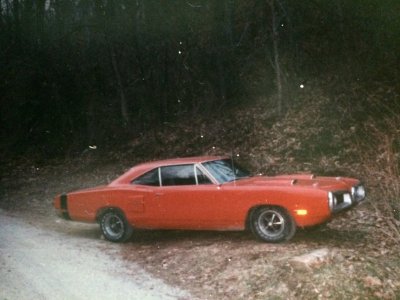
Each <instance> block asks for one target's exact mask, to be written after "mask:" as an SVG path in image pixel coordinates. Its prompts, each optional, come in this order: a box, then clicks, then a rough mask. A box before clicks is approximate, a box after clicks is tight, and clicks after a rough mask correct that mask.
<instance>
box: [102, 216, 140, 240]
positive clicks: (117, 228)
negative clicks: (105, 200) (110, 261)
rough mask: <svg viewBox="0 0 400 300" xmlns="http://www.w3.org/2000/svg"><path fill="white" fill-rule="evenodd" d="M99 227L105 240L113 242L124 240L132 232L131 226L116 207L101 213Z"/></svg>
mask: <svg viewBox="0 0 400 300" xmlns="http://www.w3.org/2000/svg"><path fill="white" fill-rule="evenodd" d="M100 229H101V231H102V233H103V235H104V237H105V239H106V240H109V241H111V242H115V243H121V242H126V241H127V240H128V239H129V238H130V237H131V236H132V233H133V228H132V226H131V225H130V224H129V223H128V222H127V221H126V219H125V217H124V215H123V214H122V213H121V212H120V211H118V210H116V209H111V210H107V211H106V212H105V213H103V214H102V215H101V218H100Z"/></svg>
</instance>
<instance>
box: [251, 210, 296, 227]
mask: <svg viewBox="0 0 400 300" xmlns="http://www.w3.org/2000/svg"><path fill="white" fill-rule="evenodd" d="M263 207H276V208H280V209H283V210H284V211H285V212H286V213H287V214H288V216H290V217H291V219H292V221H293V222H294V224H295V225H296V226H297V222H296V219H295V218H294V217H293V215H292V214H291V213H290V211H289V210H288V209H287V208H286V207H284V206H281V205H276V204H258V205H255V206H253V207H251V208H250V209H249V210H248V212H247V216H246V221H245V222H246V223H245V229H246V230H250V229H251V228H250V222H251V219H252V216H253V214H254V213H255V212H256V211H257V210H258V209H260V208H263Z"/></svg>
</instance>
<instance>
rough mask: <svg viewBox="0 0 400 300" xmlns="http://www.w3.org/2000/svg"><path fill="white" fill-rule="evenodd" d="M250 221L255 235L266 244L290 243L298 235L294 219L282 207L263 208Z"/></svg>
mask: <svg viewBox="0 0 400 300" xmlns="http://www.w3.org/2000/svg"><path fill="white" fill-rule="evenodd" d="M250 221H251V230H252V232H253V234H254V235H255V236H256V237H257V238H259V239H260V240H262V241H264V242H269V243H278V242H283V241H288V240H290V239H291V238H292V237H293V236H294V234H295V233H296V224H295V222H294V220H293V218H292V217H291V216H290V215H289V214H288V213H287V212H286V210H284V209H283V208H280V207H261V208H259V209H257V210H256V211H255V212H254V213H253V214H252V216H251V220H250Z"/></svg>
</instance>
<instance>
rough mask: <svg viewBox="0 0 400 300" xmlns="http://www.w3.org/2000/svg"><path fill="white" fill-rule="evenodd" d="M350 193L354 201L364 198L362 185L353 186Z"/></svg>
mask: <svg viewBox="0 0 400 300" xmlns="http://www.w3.org/2000/svg"><path fill="white" fill-rule="evenodd" d="M351 194H352V196H353V199H354V200H355V201H356V202H360V201H362V200H364V198H365V188H364V186H362V185H357V186H354V187H353V188H352V189H351Z"/></svg>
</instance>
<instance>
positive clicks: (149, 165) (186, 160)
mask: <svg viewBox="0 0 400 300" xmlns="http://www.w3.org/2000/svg"><path fill="white" fill-rule="evenodd" d="M228 158H229V156H195V157H182V158H172V159H164V160H156V161H151V162H146V163H142V164H139V165H136V166H134V167H133V168H131V169H130V170H129V171H127V172H126V173H124V174H122V175H121V176H120V177H118V178H117V179H115V180H114V181H112V182H111V183H110V184H109V186H114V185H118V184H128V183H129V182H130V181H131V180H132V178H135V177H137V176H140V175H142V174H144V173H146V172H148V171H150V170H152V169H155V168H158V167H162V166H173V165H185V164H197V163H203V162H207V161H213V160H220V159H228Z"/></svg>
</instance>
